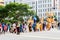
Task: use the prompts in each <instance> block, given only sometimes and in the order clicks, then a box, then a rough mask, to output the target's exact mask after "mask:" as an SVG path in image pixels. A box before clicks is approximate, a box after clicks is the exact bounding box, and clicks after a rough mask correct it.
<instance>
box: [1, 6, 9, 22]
mask: <svg viewBox="0 0 60 40" xmlns="http://www.w3.org/2000/svg"><path fill="white" fill-rule="evenodd" d="M7 12H8V11H7V10H6V9H5V7H4V6H0V21H1V20H2V19H4V18H5V17H7V16H8V13H7Z"/></svg>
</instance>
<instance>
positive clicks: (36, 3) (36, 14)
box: [36, 1, 37, 15]
mask: <svg viewBox="0 0 60 40" xmlns="http://www.w3.org/2000/svg"><path fill="white" fill-rule="evenodd" d="M36 15H37V1H36Z"/></svg>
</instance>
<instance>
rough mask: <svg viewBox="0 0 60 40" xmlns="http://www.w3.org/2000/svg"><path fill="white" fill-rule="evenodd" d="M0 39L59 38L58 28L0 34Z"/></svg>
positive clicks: (30, 39)
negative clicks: (18, 33) (17, 33)
mask: <svg viewBox="0 0 60 40" xmlns="http://www.w3.org/2000/svg"><path fill="white" fill-rule="evenodd" d="M0 40H60V30H58V31H57V30H55V31H52V30H51V31H43V32H30V33H21V34H20V35H16V34H14V33H13V34H12V33H6V34H0Z"/></svg>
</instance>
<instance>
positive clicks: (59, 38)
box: [21, 35, 60, 40]
mask: <svg viewBox="0 0 60 40" xmlns="http://www.w3.org/2000/svg"><path fill="white" fill-rule="evenodd" d="M21 36H22V37H27V38H28V37H32V38H47V39H55V40H60V37H49V36H33V35H21Z"/></svg>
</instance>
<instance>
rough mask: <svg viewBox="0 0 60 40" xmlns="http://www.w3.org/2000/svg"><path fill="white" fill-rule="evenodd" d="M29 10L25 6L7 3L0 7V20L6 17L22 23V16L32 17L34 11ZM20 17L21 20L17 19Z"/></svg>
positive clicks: (28, 7)
mask: <svg viewBox="0 0 60 40" xmlns="http://www.w3.org/2000/svg"><path fill="white" fill-rule="evenodd" d="M30 9H31V7H30V6H29V5H27V4H22V3H20V4H19V3H9V4H7V5H6V6H0V19H1V20H2V19H4V18H6V17H9V18H11V17H14V19H13V21H14V20H20V21H23V19H22V18H23V16H29V15H30V16H32V15H34V11H33V10H30ZM20 16H22V18H19V17H20Z"/></svg>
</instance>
